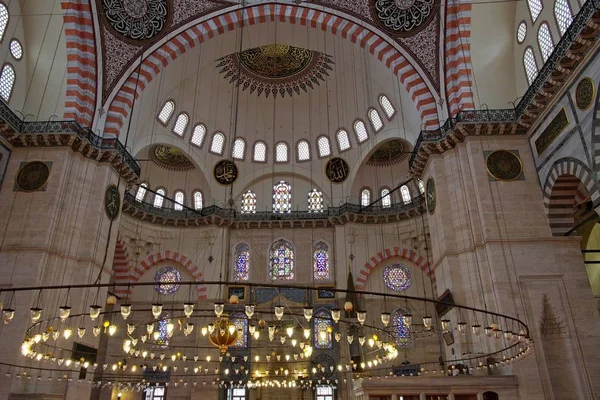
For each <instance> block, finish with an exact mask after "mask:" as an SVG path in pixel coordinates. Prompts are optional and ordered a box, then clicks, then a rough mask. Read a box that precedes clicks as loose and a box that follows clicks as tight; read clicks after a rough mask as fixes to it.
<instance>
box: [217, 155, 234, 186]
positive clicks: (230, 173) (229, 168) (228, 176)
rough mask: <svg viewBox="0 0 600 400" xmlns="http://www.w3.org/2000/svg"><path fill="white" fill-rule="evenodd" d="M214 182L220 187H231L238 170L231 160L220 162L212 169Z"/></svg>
mask: <svg viewBox="0 0 600 400" xmlns="http://www.w3.org/2000/svg"><path fill="white" fill-rule="evenodd" d="M213 175H214V177H215V180H216V181H217V182H219V183H220V184H221V185H225V186H228V185H231V184H233V182H235V180H236V179H237V177H238V169H237V166H236V165H235V163H234V162H233V161H231V160H221V161H219V162H218V163H217V164H216V165H215V168H214V169H213Z"/></svg>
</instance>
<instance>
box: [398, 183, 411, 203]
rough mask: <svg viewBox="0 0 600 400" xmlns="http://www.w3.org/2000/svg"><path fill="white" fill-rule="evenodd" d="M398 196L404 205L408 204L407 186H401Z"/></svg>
mask: <svg viewBox="0 0 600 400" xmlns="http://www.w3.org/2000/svg"><path fill="white" fill-rule="evenodd" d="M400 194H401V195H402V201H403V202H404V204H410V202H411V196H410V190H408V186H406V185H403V186H402V187H401V188H400Z"/></svg>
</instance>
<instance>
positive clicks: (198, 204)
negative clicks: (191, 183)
mask: <svg viewBox="0 0 600 400" xmlns="http://www.w3.org/2000/svg"><path fill="white" fill-rule="evenodd" d="M203 203H204V200H203V198H202V192H201V191H199V190H196V191H195V192H194V210H196V211H199V210H202V207H203V206H204V204H203Z"/></svg>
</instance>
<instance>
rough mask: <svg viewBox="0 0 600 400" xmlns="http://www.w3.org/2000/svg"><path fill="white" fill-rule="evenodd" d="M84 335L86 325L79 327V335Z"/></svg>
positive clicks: (80, 336)
mask: <svg viewBox="0 0 600 400" xmlns="http://www.w3.org/2000/svg"><path fill="white" fill-rule="evenodd" d="M84 335H85V328H84V327H80V328H77V336H78V337H79V339H81V338H82V337H83V336H84Z"/></svg>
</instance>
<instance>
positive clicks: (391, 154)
mask: <svg viewBox="0 0 600 400" xmlns="http://www.w3.org/2000/svg"><path fill="white" fill-rule="evenodd" d="M407 158H408V152H405V151H404V142H403V141H402V140H400V139H393V140H388V141H387V142H384V143H382V144H380V145H379V146H378V147H377V149H376V150H375V151H374V152H373V154H371V157H369V159H368V160H367V165H370V166H377V167H384V166H389V165H393V164H398V163H399V162H402V161H404V160H406V159H407Z"/></svg>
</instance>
